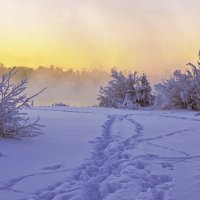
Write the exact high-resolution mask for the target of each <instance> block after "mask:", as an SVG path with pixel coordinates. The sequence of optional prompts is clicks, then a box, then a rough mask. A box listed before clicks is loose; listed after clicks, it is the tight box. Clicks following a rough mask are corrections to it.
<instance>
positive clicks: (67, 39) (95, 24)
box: [0, 0, 200, 73]
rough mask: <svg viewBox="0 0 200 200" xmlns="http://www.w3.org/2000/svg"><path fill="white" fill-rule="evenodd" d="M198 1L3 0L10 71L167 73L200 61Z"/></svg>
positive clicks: (4, 53) (0, 50)
mask: <svg viewBox="0 0 200 200" xmlns="http://www.w3.org/2000/svg"><path fill="white" fill-rule="evenodd" d="M199 6H200V2H199V1H198V0H168V1H166V0H142V1H141V0H123V1H121V0H113V1H108V0H84V1H82V0H73V1H70V0H62V1H57V0H0V13H1V17H0V62H1V63H3V64H5V65H6V66H13V65H23V66H31V67H37V66H41V65H42V66H49V65H56V66H63V67H64V68H70V67H73V68H75V69H81V68H88V69H93V68H96V67H99V66H103V67H104V68H105V69H108V68H111V67H117V68H119V69H134V70H138V71H142V72H147V73H162V72H165V71H166V70H169V71H170V70H173V69H175V68H181V67H183V66H184V65H185V64H186V63H187V62H196V60H197V54H198V50H199V48H200V40H199V32H200V23H199V21H198V19H199V9H198V8H199Z"/></svg>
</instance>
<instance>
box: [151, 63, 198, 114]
mask: <svg viewBox="0 0 200 200" xmlns="http://www.w3.org/2000/svg"><path fill="white" fill-rule="evenodd" d="M187 65H188V66H190V67H191V70H186V72H185V73H183V72H181V71H180V70H176V71H175V72H174V73H173V74H172V75H171V77H170V78H169V79H167V80H164V81H163V83H161V84H157V85H155V89H156V91H157V96H156V101H155V105H156V106H158V107H160V108H162V109H189V110H200V67H199V66H198V67H196V66H194V65H193V64H191V63H189V64H187Z"/></svg>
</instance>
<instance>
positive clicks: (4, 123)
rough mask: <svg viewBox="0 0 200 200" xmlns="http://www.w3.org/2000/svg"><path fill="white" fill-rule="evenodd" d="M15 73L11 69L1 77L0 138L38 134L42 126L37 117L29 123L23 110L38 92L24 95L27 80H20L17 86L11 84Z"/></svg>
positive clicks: (15, 70)
mask: <svg viewBox="0 0 200 200" xmlns="http://www.w3.org/2000/svg"><path fill="white" fill-rule="evenodd" d="M16 73H17V69H16V68H13V69H12V70H10V71H9V72H8V73H5V74H3V75H2V77H1V80H0V137H22V136H31V135H35V134H38V133H40V129H41V127H42V125H40V124H38V122H39V117H38V118H37V119H36V120H35V121H33V122H30V119H29V117H28V116H27V113H25V112H23V111H22V110H23V109H24V108H28V107H30V103H31V101H32V100H33V98H34V97H36V96H37V95H39V94H40V93H42V92H43V91H44V90H45V89H46V88H44V89H43V90H41V91H40V92H38V93H36V94H34V95H33V96H31V97H28V96H27V94H24V91H25V90H26V88H27V79H24V80H21V81H20V82H19V83H17V84H13V83H11V79H12V77H13V76H14V75H15V74H16Z"/></svg>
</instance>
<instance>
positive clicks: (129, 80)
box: [98, 69, 152, 109]
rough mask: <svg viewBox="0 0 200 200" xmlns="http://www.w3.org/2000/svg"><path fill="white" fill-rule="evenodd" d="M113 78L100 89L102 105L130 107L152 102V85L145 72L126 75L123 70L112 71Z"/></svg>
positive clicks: (100, 104) (147, 104) (100, 102)
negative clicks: (140, 74)
mask: <svg viewBox="0 0 200 200" xmlns="http://www.w3.org/2000/svg"><path fill="white" fill-rule="evenodd" d="M111 77H112V80H111V81H109V83H108V85H107V86H106V87H101V88H100V90H99V95H98V100H99V106H100V107H114V108H129V109H133V108H135V107H138V106H149V105H151V103H152V94H151V86H150V84H149V82H148V80H147V78H146V75H145V74H143V75H142V76H141V77H140V76H139V75H137V73H136V72H135V73H133V74H132V73H130V74H128V76H127V77H126V76H125V75H124V74H123V73H122V72H117V71H116V70H114V69H113V70H112V71H111Z"/></svg>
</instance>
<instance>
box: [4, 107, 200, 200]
mask: <svg viewBox="0 0 200 200" xmlns="http://www.w3.org/2000/svg"><path fill="white" fill-rule="evenodd" d="M28 112H29V114H30V116H37V115H39V116H40V118H41V123H42V124H44V125H45V126H46V127H45V128H44V134H41V135H39V136H36V137H32V138H23V139H22V140H16V139H15V140H13V139H2V140H0V169H1V170H0V199H1V200H27V199H30V200H199V199H200V191H199V188H200V145H199V144H200V116H195V114H196V113H195V112H188V111H130V110H116V109H103V108H71V107H36V108H34V109H30V110H28Z"/></svg>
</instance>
